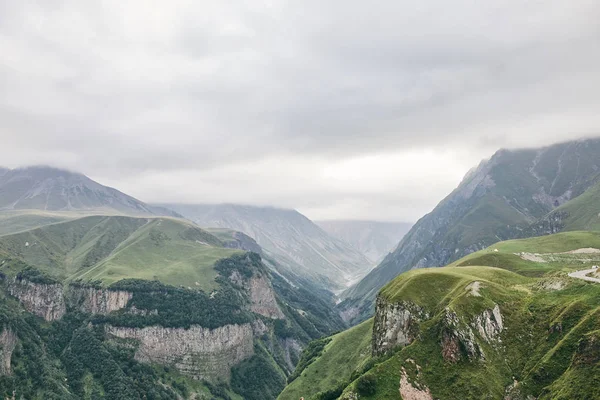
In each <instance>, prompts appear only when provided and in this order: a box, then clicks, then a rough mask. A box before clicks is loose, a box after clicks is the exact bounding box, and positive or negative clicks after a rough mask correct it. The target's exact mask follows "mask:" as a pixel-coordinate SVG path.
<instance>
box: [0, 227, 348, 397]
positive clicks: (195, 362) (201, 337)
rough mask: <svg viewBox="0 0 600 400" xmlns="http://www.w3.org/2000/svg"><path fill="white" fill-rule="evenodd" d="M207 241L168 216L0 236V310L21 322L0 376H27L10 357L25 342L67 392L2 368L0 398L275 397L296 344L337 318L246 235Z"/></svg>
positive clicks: (18, 357)
mask: <svg viewBox="0 0 600 400" xmlns="http://www.w3.org/2000/svg"><path fill="white" fill-rule="evenodd" d="M217 233H218V235H219V236H220V238H219V237H217V236H215V235H212V234H210V233H208V232H206V231H204V230H202V229H200V228H198V227H197V226H196V225H195V224H193V223H192V222H190V221H186V220H180V219H173V218H167V217H155V218H146V217H125V216H90V217H83V218H79V219H75V220H72V221H67V222H60V223H54V224H51V225H46V226H43V227H40V228H37V229H33V230H30V231H26V232H21V233H18V234H12V235H5V236H1V237H0V303H2V301H3V299H4V298H6V301H7V307H8V308H9V310H10V311H11V312H13V313H15V315H26V313H24V312H23V309H24V310H26V311H28V312H29V313H31V314H29V317H27V318H28V320H29V323H28V324H27V325H26V326H24V325H23V326H22V325H19V326H20V327H21V328H22V329H21V328H19V329H16V328H15V329H14V330H10V331H8V330H5V331H6V333H5V334H4V335H5V336H6V341H7V343H6V344H4V343H3V342H2V340H3V336H2V335H3V334H2V331H1V330H0V345H2V350H1V351H0V355H2V354H4V358H5V361H4V364H3V365H5V371H8V369H9V367H7V366H11V365H27V366H28V367H27V368H31V367H33V366H34V363H33V362H32V360H31V358H30V356H27V359H23V358H22V356H23V355H24V353H23V351H21V350H18V351H16V350H15V351H14V352H13V351H12V350H13V348H16V349H20V347H19V346H20V345H22V346H28V347H27V348H28V349H29V350H31V341H35V343H37V346H39V348H40V351H41V354H38V356H39V357H41V358H47V364H48V365H49V366H52V368H53V369H54V371H55V372H54V373H55V375H56V376H57V378H56V381H57V382H65V383H63V384H62V386H61V387H60V388H61V390H62V391H63V392H64V394H63V395H62V396H58V397H57V396H56V395H55V394H53V393H55V391H51V390H54V389H53V387H52V386H45V383H44V382H41V381H40V382H38V381H37V380H36V379H38V378H36V377H37V376H38V375H35V373H34V372H32V371H30V370H29V369H28V370H22V369H19V370H18V371H19V372H18V376H14V377H12V378H14V379H12V378H10V379H9V378H6V376H9V377H10V376H11V373H10V372H6V373H4V374H3V373H2V371H0V393H8V395H7V396H9V398H10V395H11V393H12V390H16V395H17V398H20V397H22V396H24V395H25V394H28V396H27V398H40V399H41V398H90V397H91V398H108V399H125V398H127V399H129V398H138V397H139V398H142V396H144V395H146V396H147V395H148V394H149V393H150V392H151V393H152V395H151V396H148V398H154V399H176V398H215V399H226V400H227V399H239V398H244V399H250V400H252V399H257V400H258V399H274V398H275V397H276V396H277V394H278V393H279V392H280V391H281V389H283V386H284V384H285V380H286V378H287V376H289V375H290V374H291V373H292V371H293V368H294V365H295V364H296V362H297V361H298V358H299V353H300V352H301V350H302V348H303V347H304V346H305V345H306V344H307V343H308V342H309V341H310V340H313V339H316V338H319V337H321V336H323V335H326V334H330V333H331V332H333V331H337V330H339V329H341V328H342V327H343V326H344V325H343V322H342V321H341V319H340V318H339V316H337V314H336V313H335V312H334V311H333V304H330V303H328V302H326V301H323V299H322V297H318V296H316V297H315V296H313V293H314V292H310V291H308V290H306V289H305V288H304V287H299V288H294V287H293V286H291V285H290V284H289V283H288V282H287V281H286V280H285V279H283V278H281V277H280V276H278V275H276V274H274V273H272V272H271V271H270V270H269V268H267V266H266V265H265V264H264V263H263V262H262V260H261V257H260V255H259V254H257V253H246V252H245V251H244V249H245V248H247V247H250V248H252V249H253V250H258V251H260V248H256V246H258V245H256V243H254V242H252V240H251V239H250V238H248V237H245V236H244V235H242V234H239V233H237V232H231V231H224V230H219V231H218V232H217ZM228 235H231V236H228ZM0 308H1V304H0ZM0 311H1V310H0ZM34 315H35V316H36V317H34ZM0 317H1V312H0ZM38 317H39V318H40V319H43V320H45V321H46V322H44V323H41V322H40V321H39V320H38ZM1 322H2V320H1V319H0V323H1ZM44 324H45V325H44ZM7 326H8V327H11V329H12V327H14V326H15V325H14V324H13V323H12V322H10V323H9V324H8V325H7ZM42 326H46V327H45V328H41V327H42ZM30 329H36V332H34V333H32V332H30V331H29V330H30ZM15 343H16V344H15ZM4 349H6V350H4ZM29 350H28V351H29ZM54 350H56V351H54ZM2 351H4V353H2ZM9 353H10V354H9ZM63 377H67V380H64V378H63ZM259 378H260V379H259ZM44 379H47V380H48V379H50V378H49V377H47V378H44ZM24 382H26V384H25V383H24ZM113 383H114V387H113V386H112V385H113ZM115 388H118V390H117V389H115ZM32 391H33V392H35V393H37V395H36V396H31V395H30V393H32ZM92 393H95V394H94V396H95V397H94V396H92V395H91V394H92ZM53 396H54V397H53Z"/></svg>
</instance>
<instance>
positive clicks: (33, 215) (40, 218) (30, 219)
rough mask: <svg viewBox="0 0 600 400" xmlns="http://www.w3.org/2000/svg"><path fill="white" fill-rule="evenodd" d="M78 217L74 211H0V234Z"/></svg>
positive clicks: (22, 230)
mask: <svg viewBox="0 0 600 400" xmlns="http://www.w3.org/2000/svg"><path fill="white" fill-rule="evenodd" d="M81 216H83V215H81ZM78 217H79V216H78V215H77V214H75V213H60V212H43V211H37V210H19V211H3V212H0V236H3V235H9V234H13V233H18V232H24V231H28V230H31V229H35V228H39V227H42V226H45V225H50V224H55V223H57V222H63V221H68V220H70V219H74V218H78Z"/></svg>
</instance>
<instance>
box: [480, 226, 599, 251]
mask: <svg viewBox="0 0 600 400" xmlns="http://www.w3.org/2000/svg"><path fill="white" fill-rule="evenodd" d="M586 247H593V248H598V249H600V232H585V231H583V232H563V233H557V234H555V235H548V236H539V237H534V238H528V239H517V240H507V241H504V242H500V243H497V244H495V245H493V246H490V247H489V249H496V248H497V249H498V250H499V251H502V252H505V253H518V252H530V253H561V252H565V251H571V250H577V249H581V248H586Z"/></svg>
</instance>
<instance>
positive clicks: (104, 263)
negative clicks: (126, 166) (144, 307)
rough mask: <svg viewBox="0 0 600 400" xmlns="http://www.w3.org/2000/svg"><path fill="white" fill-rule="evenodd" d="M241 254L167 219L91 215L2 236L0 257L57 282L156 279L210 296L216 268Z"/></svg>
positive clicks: (203, 234) (211, 238)
mask: <svg viewBox="0 0 600 400" xmlns="http://www.w3.org/2000/svg"><path fill="white" fill-rule="evenodd" d="M236 253H239V251H236V250H232V249H227V248H224V247H222V242H221V241H220V240H219V239H218V238H216V237H215V236H213V235H211V234H209V233H207V232H206V231H203V230H201V229H199V228H198V227H196V226H195V225H193V224H191V223H189V222H187V221H183V220H178V219H171V218H133V217H122V216H92V217H84V218H80V219H76V220H73V221H68V222H62V223H57V224H52V225H47V226H44V227H41V228H38V229H34V230H30V231H27V232H22V233H19V234H14V235H7V236H2V237H0V254H6V255H10V256H11V258H18V259H22V260H23V261H24V262H25V263H27V264H30V265H32V266H34V267H36V268H38V269H40V270H41V271H43V272H45V273H47V274H48V275H50V276H53V277H55V278H57V279H60V280H66V281H72V280H78V279H80V280H83V281H97V280H99V281H102V283H104V284H107V285H108V284H111V283H113V282H116V281H118V280H121V279H125V278H138V279H150V280H152V279H158V280H160V281H161V282H163V283H166V284H170V285H176V286H185V287H190V288H197V289H202V290H205V291H210V290H212V289H214V288H215V287H216V283H215V281H214V279H215V277H216V276H217V273H216V272H215V271H214V270H213V268H212V267H213V265H214V263H215V262H216V261H217V260H219V259H222V258H226V257H229V256H231V255H233V254H236Z"/></svg>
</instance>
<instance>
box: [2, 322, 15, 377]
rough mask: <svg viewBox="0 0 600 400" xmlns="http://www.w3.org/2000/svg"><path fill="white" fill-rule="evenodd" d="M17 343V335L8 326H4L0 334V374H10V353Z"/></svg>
mask: <svg viewBox="0 0 600 400" xmlns="http://www.w3.org/2000/svg"><path fill="white" fill-rule="evenodd" d="M16 345H17V335H15V334H14V332H13V331H12V330H11V329H10V328H6V327H4V329H2V333H1V334H0V375H2V376H3V375H10V373H11V368H10V362H11V357H12V353H13V351H14V350H15V347H16Z"/></svg>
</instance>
